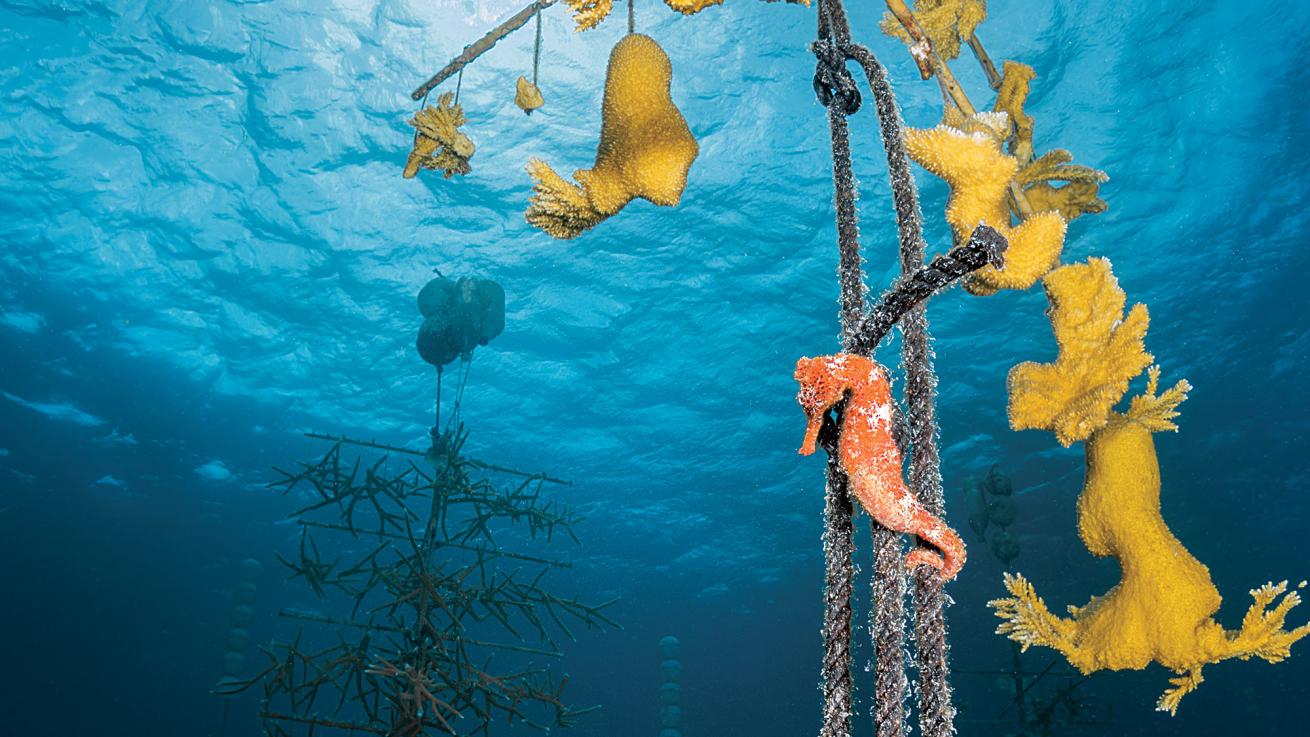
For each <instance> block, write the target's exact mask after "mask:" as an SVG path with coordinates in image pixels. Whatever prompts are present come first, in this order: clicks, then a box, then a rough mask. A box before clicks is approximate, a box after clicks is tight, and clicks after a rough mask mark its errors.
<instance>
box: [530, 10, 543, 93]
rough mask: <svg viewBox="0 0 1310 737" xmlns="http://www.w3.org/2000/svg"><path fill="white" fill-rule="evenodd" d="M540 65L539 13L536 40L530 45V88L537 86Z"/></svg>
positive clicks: (539, 15) (538, 14) (539, 14)
mask: <svg viewBox="0 0 1310 737" xmlns="http://www.w3.org/2000/svg"><path fill="white" fill-rule="evenodd" d="M540 65H541V13H537V40H536V42H535V43H533V45H532V86H533V87H536V86H537V68H538V67H539V66H540Z"/></svg>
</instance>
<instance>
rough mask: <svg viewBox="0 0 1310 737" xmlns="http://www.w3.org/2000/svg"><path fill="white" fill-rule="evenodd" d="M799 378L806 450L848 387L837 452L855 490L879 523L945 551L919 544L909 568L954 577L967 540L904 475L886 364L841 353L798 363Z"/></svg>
mask: <svg viewBox="0 0 1310 737" xmlns="http://www.w3.org/2000/svg"><path fill="white" fill-rule="evenodd" d="M796 381H797V382H799V383H800V385H801V388H800V392H799V393H798V394H797V395H796V401H797V402H800V405H801V409H803V410H805V416H806V418H807V420H808V421H807V423H806V426H805V442H804V444H802V445H801V449H800V453H801V455H810V454H811V453H813V452H814V447H815V444H816V443H817V442H818V438H819V428H821V427H822V426H823V418H824V416H825V415H826V414H827V413H828V410H829V409H831V408H832V406H833V405H834V404H837V403H838V402H840V401H841V399H842V397H844V396H846V392H847V391H849V392H850V400H849V401H848V402H847V403H846V409H845V413H844V414H843V420H842V426H841V430H840V435H839V436H838V439H837V452H838V455H839V458H840V461H841V465H842V469H843V470H845V471H846V476H847V477H848V478H849V479H850V488H851V493H852V494H854V495H855V498H856V499H858V500H859V501H860V505H861V506H863V507H864V511H866V512H868V513H869V515H870V516H872V517H873V518H874V519H876V520H877V521H878V522H879V524H881V525H883V526H884V527H886V528H888V529H890V530H894V531H896V532H905V533H910V534H914V535H918V536H919V537H920V538H921V539H923V540H925V541H927V542H928V543H929V544H931V545H932V546H933V547H935V548H936V549H937V551H940V552H934V551H932V550H928V549H926V548H915V549H914V550H912V551H910V554H909V555H907V556H906V557H905V565H906V567H907V568H909V569H911V570H913V569H914V568H915V567H916V566H921V565H928V566H932V567H934V568H936V569H938V570H940V571H941V572H942V578H943V579H944V580H950V579H952V578H955V574H957V573H959V572H960V569H961V568H963V567H964V558H965V553H964V541H963V540H961V539H960V536H959V535H958V534H956V532H955V530H952V529H951V528H950V527H948V526H947V525H946V523H945V522H942V521H941V520H940V519H939V518H937V517H936V516H935V515H933V514H932V513H930V512H929V511H928V510H926V509H924V508H923V505H922V504H920V503H919V500H918V499H915V498H914V495H913V494H911V493H910V490H909V489H907V488H906V487H905V483H904V481H902V480H901V452H900V449H899V448H897V447H896V440H895V438H894V436H893V434H892V422H893V419H892V406H893V405H892V396H891V386H890V384H889V383H888V381H887V372H886V370H885V369H884V368H883V367H882V366H880V365H879V364H878V363H877V362H876V361H874V360H873V359H871V358H865V357H864V356H858V355H854V354H851V353H838V354H837V355H835V356H819V357H817V358H802V359H801V360H799V361H797V362H796Z"/></svg>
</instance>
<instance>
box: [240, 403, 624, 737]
mask: <svg viewBox="0 0 1310 737" xmlns="http://www.w3.org/2000/svg"><path fill="white" fill-rule="evenodd" d="M316 437H320V438H325V439H330V440H334V441H335V442H334V443H333V445H332V447H331V448H330V449H329V450H328V452H327V453H326V454H325V455H324V456H323V457H322V458H320V459H319V460H317V461H314V462H311V463H302V464H300V469H299V470H298V471H294V472H293V471H279V473H281V474H282V478H281V479H280V480H278V481H276V482H274V483H273V484H271V486H273V487H275V488H277V489H280V490H281V491H282V492H283V494H285V495H288V496H292V495H294V496H296V497H297V498H301V499H308V503H306V504H305V505H304V506H302V507H301V508H300V509H298V510H296V511H295V512H294V513H293V514H292V515H291V518H292V519H294V520H295V521H296V522H297V523H298V524H299V526H300V530H299V537H300V543H299V546H298V550H297V551H296V553H295V554H294V555H290V556H283V555H279V556H278V557H279V559H280V560H281V561H282V563H283V564H284V565H285V566H286V567H287V569H288V571H289V573H290V578H291V579H292V580H296V581H303V583H304V584H305V585H306V586H308V587H309V589H310V590H312V591H313V593H314V594H315V595H316V596H317V597H318V598H319V599H321V600H322V601H323V606H324V608H323V610H321V611H319V610H315V611H306V610H302V609H283V610H282V611H281V612H279V614H280V616H281V617H282V618H284V619H285V620H288V621H291V622H295V623H296V624H297V626H298V628H299V629H298V632H297V633H296V635H295V637H294V638H292V639H291V640H290V641H289V642H283V643H274V644H272V645H270V646H268V647H264V648H262V650H263V651H264V653H265V655H266V656H267V657H268V665H267V667H266V668H264V670H263V671H262V672H260V673H258V674H256V675H254V676H253V677H251V678H248V679H246V680H244V681H240V682H235V683H231V684H229V685H228V688H227V689H225V692H226V693H236V692H239V691H244V690H246V689H249V688H252V687H255V686H261V687H262V689H263V700H262V710H261V713H260V716H261V718H262V719H263V723H264V729H265V733H266V734H269V735H273V736H275V737H289V736H290V735H292V734H326V733H330V732H340V731H344V732H346V733H351V734H356V733H357V734H376V735H388V736H396V737H418V736H419V735H461V736H464V735H487V734H490V725H491V723H492V722H493V721H501V722H511V723H520V724H524V725H528V726H531V727H535V728H539V729H541V730H543V731H545V730H549V729H551V728H553V727H562V726H568V725H569V724H571V723H572V722H573V720H574V718H575V717H577V716H578V715H579V714H582V713H584V712H586V711H590V709H582V710H575V709H572V708H570V707H569V706H568V705H567V704H566V703H565V702H564V700H563V695H562V692H563V689H564V686H565V684H566V682H567V680H568V679H567V677H557V676H556V675H554V673H553V672H552V670H551V667H550V663H551V662H552V661H553V660H554V659H556V658H558V657H559V656H560V655H561V652H560V648H559V644H558V642H559V640H560V639H561V638H568V639H572V637H573V632H572V629H571V628H572V627H576V626H579V625H581V626H586V627H597V628H604V627H607V626H609V627H613V626H616V625H615V623H614V622H613V621H612V620H610V619H609V617H607V616H606V615H605V613H604V610H605V608H606V607H607V606H608V605H609V604H611V603H613V602H607V603H601V604H589V603H584V602H582V601H581V600H579V599H578V598H576V597H563V596H560V595H558V594H556V593H553V592H552V591H551V590H550V589H549V588H548V587H547V580H548V579H549V578H550V574H551V572H552V571H555V570H558V569H562V568H567V567H569V564H568V563H567V562H564V561H560V560H554V559H551V558H548V557H541V556H535V555H528V554H525V553H521V552H510V551H508V550H506V549H504V548H502V545H501V543H502V542H511V541H512V542H514V543H515V544H516V545H517V544H522V545H528V544H531V542H532V541H534V540H535V541H538V542H539V543H542V544H544V543H548V542H550V541H551V540H552V539H554V538H556V537H559V536H563V537H567V538H569V539H571V540H574V541H576V539H577V538H576V537H574V533H573V525H574V524H575V523H576V522H577V521H578V520H577V518H575V517H574V516H573V515H571V514H570V513H569V512H568V511H567V510H564V509H561V508H559V507H558V506H557V505H556V504H555V503H554V502H552V501H551V500H550V499H549V498H548V497H547V496H546V495H545V494H543V488H544V487H545V486H546V485H547V484H559V483H567V482H561V481H560V480H559V479H554V478H551V477H548V476H545V475H541V474H525V473H522V472H518V471H514V470H512V469H506V468H503V467H499V466H491V465H490V464H486V463H482V462H479V461H476V460H472V459H469V458H467V457H465V456H464V455H463V454H462V452H461V451H462V448H463V446H464V443H465V440H466V439H467V431H465V430H464V429H463V427H459V428H458V429H456V430H455V431H454V432H453V433H447V434H446V435H444V436H442V437H441V438H439V442H437V443H436V444H435V445H434V448H433V449H432V450H430V451H428V452H427V453H423V452H419V451H414V450H410V449H406V448H396V447H390V446H386V445H382V444H378V443H374V442H366V441H357V440H351V439H349V438H331V437H330V436H316ZM347 448H356V449H359V452H360V455H357V456H355V457H353V458H349V459H348V458H347V457H346V456H347V453H346V449H347ZM377 451H381V452H380V453H377ZM364 453H376V455H377V457H376V458H374V459H373V460H371V461H370V462H367V463H366V462H365V460H364V458H363V455H362V454H364ZM493 479H499V480H501V481H500V483H497V482H495V481H493ZM505 479H509V481H504V480H505ZM325 536H330V537H332V538H333V540H332V543H333V544H332V545H331V546H328V545H322V546H320V543H319V539H320V538H321V537H325ZM352 549H353V550H352ZM329 550H331V551H333V552H332V553H330V554H329V553H328V551H329ZM346 550H352V552H340V553H339V554H338V551H346Z"/></svg>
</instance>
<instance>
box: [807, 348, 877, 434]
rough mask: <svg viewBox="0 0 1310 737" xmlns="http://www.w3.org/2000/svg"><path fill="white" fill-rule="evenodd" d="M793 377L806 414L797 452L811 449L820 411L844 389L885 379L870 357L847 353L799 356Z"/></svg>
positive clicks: (836, 399)
mask: <svg viewBox="0 0 1310 737" xmlns="http://www.w3.org/2000/svg"><path fill="white" fill-rule="evenodd" d="M795 377H796V381H797V383H799V384H800V391H799V392H797V394H796V401H797V402H798V403H800V405H801V409H802V410H803V411H804V412H805V418H806V424H805V441H804V442H803V443H802V444H801V448H800V453H801V455H809V454H811V453H813V452H814V448H815V445H816V444H817V442H818V439H819V429H820V428H822V427H823V417H824V415H826V414H827V413H828V410H829V409H831V408H832V406H833V405H834V404H836V403H837V402H840V401H841V399H842V397H843V396H845V394H846V390H848V389H851V388H853V387H856V386H864V385H866V384H868V383H869V382H878V381H881V382H882V383H883V384H885V383H886V381H887V379H886V377H885V375H884V374H883V371H882V368H881V367H880V366H879V365H878V364H877V363H875V362H874V361H873V359H870V358H866V357H864V356H857V355H853V354H850V353H838V354H836V355H834V356H818V357H816V358H808V357H806V358H802V359H801V360H799V361H797V362H796V373H795Z"/></svg>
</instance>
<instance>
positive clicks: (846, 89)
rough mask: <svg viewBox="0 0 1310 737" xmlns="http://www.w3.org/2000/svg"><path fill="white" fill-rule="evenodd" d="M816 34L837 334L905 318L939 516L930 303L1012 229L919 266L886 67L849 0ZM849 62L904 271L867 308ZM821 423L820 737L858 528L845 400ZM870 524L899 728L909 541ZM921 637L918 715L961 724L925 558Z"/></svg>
mask: <svg viewBox="0 0 1310 737" xmlns="http://www.w3.org/2000/svg"><path fill="white" fill-rule="evenodd" d="M818 11H819V12H818V17H819V29H818V40H816V41H815V43H814V44H813V46H812V50H813V51H814V54H815V56H816V57H817V60H818V64H817V68H816V71H815V75H814V89H815V92H816V94H817V95H818V98H819V101H820V103H822V104H823V105H824V106H825V107H826V108H827V109H828V123H829V132H830V135H831V138H832V158H833V184H834V189H835V197H834V204H835V206H836V212H837V241H838V248H839V251H840V260H839V266H838V278H839V281H840V285H841V297H840V300H839V301H840V304H841V326H842V327H841V337H842V346H843V349H844V350H845V351H847V352H850V353H859V354H862V355H871V354H872V353H873V351H874V349H875V348H876V347H877V345H878V343H879V342H880V341H881V340H882V339H883V337H884V336H885V335H886V334H887V333H888V332H889V331H890V330H891V328H892V326H894V325H896V324H898V323H899V324H900V326H901V331H902V359H901V362H902V368H903V370H904V373H905V396H904V403H905V405H906V412H905V413H904V414H905V415H907V416H906V417H904V418H902V420H901V423H900V424H902V428H901V430H900V432H899V435H900V439H899V442H901V444H902V446H903V448H902V450H903V455H905V456H906V457H907V458H908V460H909V472H908V477H909V478H908V485H909V487H910V488H911V489H912V490H913V491H914V493H915V495H916V496H917V497H918V498H919V500H920V501H921V502H922V503H923V505H924V507H925V508H926V509H927V510H928V511H929V512H931V513H933V514H935V515H937V516H942V515H943V511H944V510H943V502H942V488H941V461H940V458H939V457H938V451H937V420H936V386H937V377H936V374H935V373H934V370H933V353H932V347H931V345H930V342H929V335H928V326H927V319H926V317H925V310H924V307H925V305H924V302H925V300H926V299H927V298H928V297H930V296H931V295H932V294H933V293H935V292H936V291H937V290H939V289H942V288H944V287H946V286H948V285H949V284H951V283H952V282H953V281H954V280H956V279H958V278H959V277H961V276H963V275H964V274H967V273H968V272H970V271H973V270H975V269H978V268H981V267H982V266H984V265H986V264H989V263H990V264H994V265H997V266H999V265H1001V264H1002V254H1003V251H1004V249H1005V247H1006V243H1005V239H1004V238H1003V237H1002V236H1001V235H1000V234H999V233H998V232H996V231H995V230H993V229H991V228H988V227H986V226H979V228H978V229H976V230H975V231H974V232H973V234H972V237H971V238H970V239H969V242H968V243H967V244H965V245H963V246H960V247H957V248H956V249H954V250H952V251H951V252H950V253H948V254H947V255H945V256H939V257H938V258H936V259H934V260H933V262H932V263H931V264H929V265H927V266H925V265H924V260H925V253H926V246H925V243H924V240H923V225H922V215H921V212H920V208H919V196H918V191H917V189H916V187H915V184H914V177H913V175H912V174H911V172H910V160H909V156H908V154H907V153H906V151H905V147H904V143H903V137H902V131H901V128H902V124H901V115H900V110H899V108H898V106H897V104H896V99H895V97H894V95H893V94H892V90H891V86H890V85H889V84H888V81H887V73H886V70H885V69H884V68H883V67H882V65H881V64H880V63H879V62H878V60H877V58H876V57H875V56H874V55H873V53H872V52H871V51H869V49H868V48H866V47H864V46H860V45H858V44H855V43H853V42H852V41H851V36H850V26H849V23H848V21H847V18H846V11H845V8H844V7H843V5H842V0H819V2H818ZM847 61H854V62H855V63H856V64H858V65H859V66H860V67H861V69H862V70H863V71H864V74H865V77H866V80H867V82H868V84H869V88H870V90H871V92H872V93H873V98H874V101H875V107H876V110H877V114H878V122H879V133H880V134H881V137H882V142H883V147H884V149H885V150H886V154H887V169H888V176H889V178H890V180H891V190H892V200H893V206H894V208H895V211H896V221H897V229H898V235H899V239H898V240H899V253H900V262H901V270H902V276H901V278H900V279H899V280H898V282H897V284H896V285H895V286H894V287H893V288H892V289H891V290H889V292H888V293H887V294H886V295H885V296H883V297H882V298H881V299H880V300H879V301H878V303H877V304H876V306H875V307H874V308H873V309H872V310H868V309H866V305H865V302H866V299H865V296H866V287H865V284H864V277H863V273H862V265H861V256H860V250H859V248H860V243H859V221H858V215H857V213H856V208H855V200H856V198H857V196H858V195H857V192H856V189H855V182H854V177H853V173H852V171H851V152H850V133H849V129H848V126H847V123H846V118H847V117H848V116H850V115H853V114H855V113H856V112H857V111H858V110H859V109H860V107H861V95H860V91H859V86H858V85H857V84H856V82H855V80H854V78H853V77H852V76H851V73H850V71H849V70H848V69H847V68H846V62H847ZM835 414H836V417H835V418H834V419H833V421H831V422H830V423H829V427H827V428H825V433H824V440H825V447H827V448H828V450H829V457H830V461H829V465H828V483H827V487H826V488H827V495H826V501H825V505H824V519H825V533H824V554H825V559H826V588H825V592H824V622H823V639H824V654H823V686H822V688H823V700H824V703H823V726H822V729H821V730H820V732H819V735H820V737H849V735H850V733H851V715H852V704H853V691H852V685H853V684H852V679H851V612H852V608H851V595H852V593H853V580H854V564H853V562H852V555H853V552H854V544H853V534H854V527H853V524H852V520H851V514H852V508H851V500H850V493H849V489H848V485H847V483H848V482H847V479H846V477H845V474H844V473H843V472H842V469H841V467H840V464H838V463H837V461H836V459H835V454H834V453H833V450H834V448H835V438H836V434H837V430H836V428H837V426H838V425H839V424H840V421H841V418H840V414H841V413H840V410H839V411H838V412H836V413H835ZM871 524H872V526H873V548H874V551H873V560H874V564H873V571H874V575H873V603H872V624H871V629H872V632H873V644H874V651H875V687H874V712H875V713H874V722H875V729H876V733H877V735H878V737H901V736H902V735H904V734H905V733H906V731H907V728H906V726H905V698H906V694H907V691H908V681H907V677H906V673H905V662H904V651H905V635H904V631H905V594H906V588H907V587H906V575H905V551H904V549H903V541H902V538H901V536H900V535H899V534H898V533H895V532H893V531H891V530H888V529H886V528H884V527H882V526H881V525H879V524H878V523H877V522H872V523H871ZM914 601H915V612H914V620H915V628H914V632H915V642H916V653H917V660H918V666H919V684H918V689H917V691H918V694H919V705H918V706H919V726H920V730H921V731H922V733H923V735H924V737H949V736H950V735H952V734H953V733H954V731H955V726H954V718H955V710H954V707H953V706H952V703H951V690H950V682H949V672H948V667H947V652H946V624H945V618H944V616H943V612H942V606H943V601H944V596H943V594H942V581H941V578H940V576H939V575H938V574H937V572H935V571H929V570H925V569H923V568H920V569H919V570H918V571H917V572H916V574H915V580H914Z"/></svg>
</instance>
